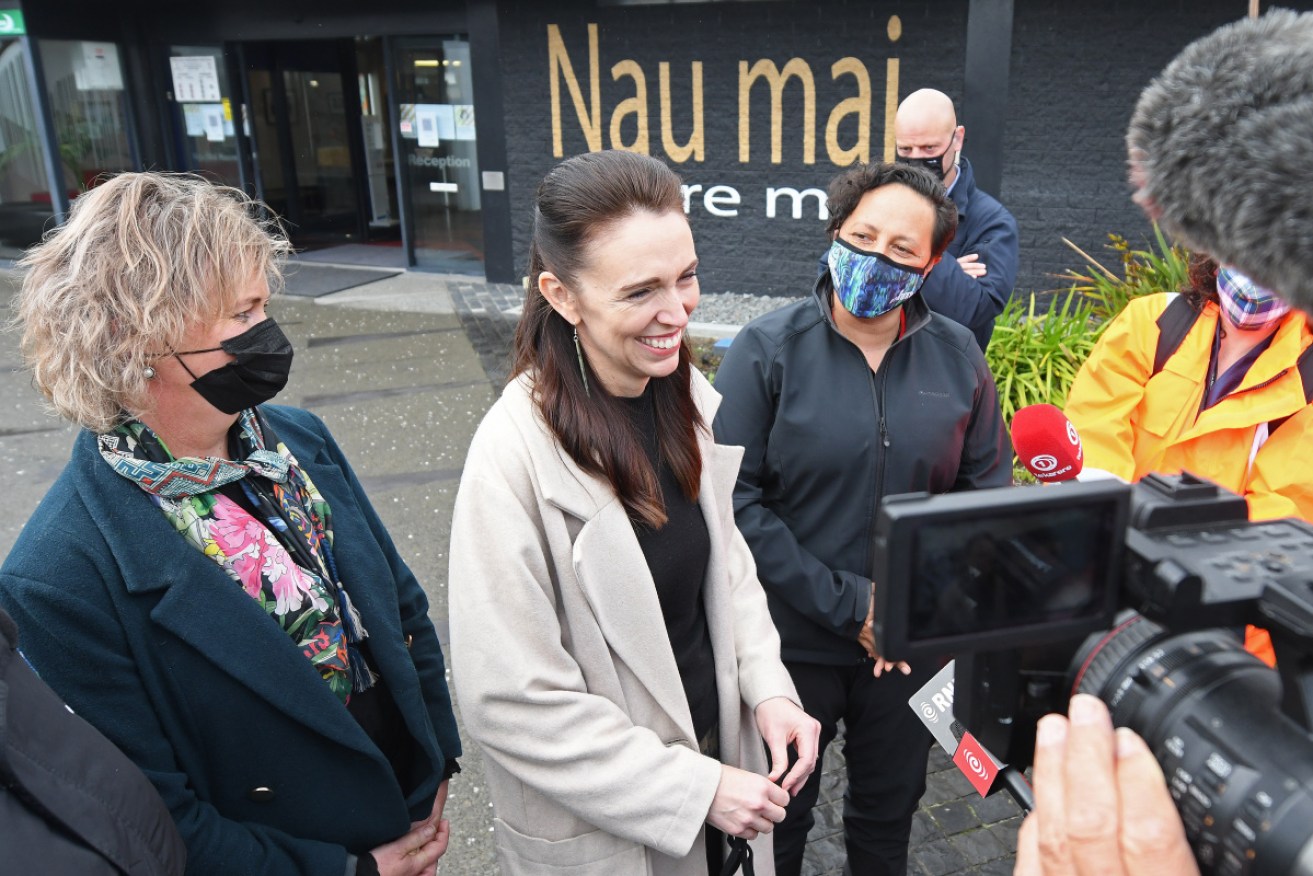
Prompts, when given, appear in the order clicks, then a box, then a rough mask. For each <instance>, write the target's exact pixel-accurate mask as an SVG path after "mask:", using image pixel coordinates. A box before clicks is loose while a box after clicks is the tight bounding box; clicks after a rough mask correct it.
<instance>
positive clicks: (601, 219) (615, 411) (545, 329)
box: [512, 151, 706, 528]
mask: <svg viewBox="0 0 1313 876" xmlns="http://www.w3.org/2000/svg"><path fill="white" fill-rule="evenodd" d="M640 212H650V213H655V214H658V215H661V214H665V213H670V212H680V213H681V214H682V212H683V194H682V192H681V191H680V181H679V177H678V176H676V175H675V173H674V172H673V171H672V170H670V168H668V167H666V166H665V165H664V164H662V163H661V162H660V161H657V160H656V159H655V158H650V157H647V156H644V155H638V154H636V153H633V152H621V151H607V152H590V153H587V154H584V155H577V156H575V157H574V158H569V159H567V160H565V161H563V162H561V163H560V164H558V165H557V166H556V167H554V168H553V169H552V170H551V172H549V173H548V174H547V176H546V177H545V178H544V179H543V181H542V183H541V184H539V186H538V193H537V196H536V198H535V202H534V213H533V239H532V241H531V242H530V244H529V288H528V291H527V295H526V298H525V303H524V314H523V315H522V316H521V317H520V324H519V327H518V328H517V329H516V330H515V364H514V366H513V368H512V377H515V376H518V375H520V374H524V373H528V374H530V375H531V376H532V377H533V394H534V402H535V404H537V406H538V409H539V411H540V412H541V413H542V417H543V419H544V420H545V421H546V423H547V426H548V427H549V428H550V429H551V430H552V434H554V435H555V436H556V440H557V441H559V442H560V444H561V447H563V448H564V449H565V452H566V453H568V454H570V458H571V459H573V460H574V461H575V464H576V465H578V466H579V467H580V468H581V469H583V470H584V471H586V472H589V473H590V474H594V475H597V476H598V477H602V478H605V479H606V480H607V481H608V482H609V483H610V484H611V487H612V489H614V490H615V493H616V495H617V496H618V497H619V498H620V501H621V502H622V503H624V506H625V510H626V511H628V512H629V516H630V517H631V518H633V519H635V520H640V521H642V522H644V523H646V524H647V525H648V526H651V527H653V528H658V527H661V526H663V525H664V524H665V522H666V507H665V503H664V502H663V501H662V499H661V488H660V485H659V483H658V481H657V473H656V471H655V470H654V469H653V466H652V464H651V462H650V461H649V460H648V458H647V454H646V452H645V451H644V450H643V443H642V438H641V436H640V435H639V434H638V431H637V430H636V429H635V428H634V426H633V424H632V421H631V420H630V418H629V416H627V414H626V412H625V410H624V409H623V405H622V403H621V402H620V401H619V400H617V399H616V398H615V397H614V396H612V395H611V394H610V393H609V392H607V391H606V389H605V388H604V387H603V386H602V382H601V381H600V380H599V379H598V378H597V376H596V374H595V373H593V370H592V368H591V367H589V366H587V364H586V362H587V360H586V359H585V360H584V361H585V364H584V366H583V367H586V368H588V371H589V375H588V384H587V388H585V384H584V379H583V376H582V374H581V373H580V370H579V369H580V362H579V357H578V356H577V355H576V352H575V346H574V339H573V326H571V325H570V323H569V322H568V321H567V320H566V319H565V318H564V317H562V316H561V315H560V314H558V313H557V312H556V311H555V310H553V309H552V306H551V304H550V303H549V302H548V301H547V299H546V298H545V297H544V296H543V294H542V292H541V291H540V290H539V288H538V278H539V276H540V275H541V274H542V273H543V272H544V271H550V272H551V273H553V274H555V275H556V276H557V277H558V278H559V279H560V280H561V282H562V283H563V284H565V285H567V286H569V285H572V284H576V283H577V282H578V277H579V272H580V271H581V270H582V269H583V268H584V267H585V265H586V262H585V257H586V252H585V250H586V249H587V246H588V244H589V243H590V242H591V241H592V240H593V239H594V237H595V236H596V235H597V233H598V232H599V231H600V230H602V229H603V228H604V227H605V226H607V225H608V224H610V223H613V222H617V221H619V220H622V219H625V218H627V217H629V216H632V215H634V214H636V213H640ZM576 288H577V286H576ZM692 362H693V356H692V353H691V352H690V351H689V347H688V342H687V340H685V341H683V342H682V343H681V344H680V350H679V364H678V365H677V366H676V368H675V371H674V373H672V374H670V375H669V376H667V377H661V378H653V379H652V380H651V382H650V386H651V389H652V397H653V403H654V406H655V409H656V427H657V446H658V448H659V450H660V454H661V459H662V461H664V462H665V464H666V465H668V466H670V469H671V471H672V472H673V473H674V475H675V478H676V480H677V481H678V482H679V485H680V488H681V489H682V490H683V493H684V495H685V496H687V497H688V499H689V500H690V501H695V500H696V499H697V497H698V483H699V480H700V479H701V477H702V456H701V454H700V453H699V452H698V445H697V430H698V429H706V424H705V423H704V422H703V420H702V416H701V414H700V413H699V412H698V409H697V405H696V404H694V402H693V395H692V392H691V385H690V383H691V379H692Z"/></svg>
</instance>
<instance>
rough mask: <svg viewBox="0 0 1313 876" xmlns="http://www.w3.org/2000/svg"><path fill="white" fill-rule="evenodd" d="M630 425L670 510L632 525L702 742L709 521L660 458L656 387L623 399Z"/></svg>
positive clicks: (707, 710) (712, 687)
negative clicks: (654, 523) (660, 522)
mask: <svg viewBox="0 0 1313 876" xmlns="http://www.w3.org/2000/svg"><path fill="white" fill-rule="evenodd" d="M620 401H621V402H622V403H623V405H624V407H625V410H626V412H627V413H628V414H629V417H630V420H631V421H632V422H633V424H634V426H635V427H636V428H637V430H638V433H639V436H640V437H641V438H642V440H643V448H644V449H645V450H646V451H647V458H648V459H649V460H650V461H651V462H652V465H653V466H654V467H655V468H656V470H657V482H658V483H659V484H660V487H661V499H662V501H663V502H665V505H666V517H667V520H666V524H665V526H662V527H661V528H660V529H652V528H651V527H649V526H648V525H647V524H645V523H643V522H642V521H638V520H635V521H633V525H634V534H635V535H637V536H638V545H639V547H641V548H642V549H643V557H644V558H645V559H646V560H647V567H648V570H649V571H650V572H651V573H652V580H653V581H655V582H656V591H657V599H658V600H660V602H661V614H662V615H663V616H664V618H665V621H666V634H667V635H668V636H669V637H670V647H671V649H672V650H673V651H674V652H675V665H677V666H678V667H679V680H680V681H681V682H682V683H683V685H684V696H686V697H687V698H688V707H689V711H690V712H692V714H693V729H694V730H695V731H696V732H697V735H698V739H702V738H703V737H704V736H706V734H707V733H708V732H710V731H711V729H712V728H714V727H715V726H716V720H717V712H718V706H717V696H716V666H715V661H714V657H713V654H712V650H711V633H710V631H709V630H708V628H707V609H706V604H705V603H704V602H703V599H702V585H703V581H704V580H705V579H706V576H707V559H708V557H709V556H710V554H711V537H710V535H708V533H707V521H706V520H704V519H703V517H702V509H701V508H700V507H699V506H698V503H697V502H695V501H692V500H690V499H689V498H688V497H687V496H685V495H684V491H683V490H682V489H681V488H680V486H679V481H678V480H676V478H675V473H674V472H673V471H671V469H670V466H669V465H667V464H666V463H665V462H664V461H663V460H662V459H661V458H660V452H659V449H658V446H657V428H656V410H655V408H654V407H653V401H652V385H651V382H650V381H649V383H648V387H647V389H646V390H644V392H643V394H642V395H640V396H638V397H637V398H622V399H620Z"/></svg>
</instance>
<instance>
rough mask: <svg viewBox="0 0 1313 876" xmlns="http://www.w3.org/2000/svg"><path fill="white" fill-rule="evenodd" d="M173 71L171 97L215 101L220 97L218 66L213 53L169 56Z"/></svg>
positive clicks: (170, 66)
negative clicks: (179, 56)
mask: <svg viewBox="0 0 1313 876" xmlns="http://www.w3.org/2000/svg"><path fill="white" fill-rule="evenodd" d="M169 68H170V69H171V70H172V71H173V99H174V100H176V101H179V102H180V103H185V102H188V101H198V102H199V101H216V100H219V99H220V98H221V97H222V94H221V93H220V88H219V68H218V66H217V65H216V64H215V62H214V56H213V55H187V56H184V57H181V58H170V59H169Z"/></svg>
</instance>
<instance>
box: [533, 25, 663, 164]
mask: <svg viewBox="0 0 1313 876" xmlns="http://www.w3.org/2000/svg"><path fill="white" fill-rule="evenodd" d="M547 59H548V66H549V68H550V69H549V71H548V72H549V76H550V79H551V84H552V155H554V156H556V157H557V158H563V157H564V156H565V151H564V148H563V146H562V145H561V83H560V77H562V76H563V77H564V78H565V87H566V89H567V90H568V91H569V92H570V100H571V101H573V102H574V111H575V114H576V115H578V116H579V127H580V128H582V129H583V134H584V141H585V142H587V144H588V151H590V152H596V151H598V150H600V149H601V148H602V82H601V75H600V74H599V72H598V60H597V25H595V24H590V25H588V98H589V102H588V104H585V103H584V95H583V92H582V91H581V90H580V88H579V80H578V79H577V78H575V75H574V67H573V66H572V65H571V64H570V55H569V54H568V53H567V52H566V51H565V41H564V40H562V39H561V29H560V28H559V27H558V26H557V25H555V24H549V25H547ZM629 63H633V62H629ZM616 66H617V67H619V66H620V65H619V64H617V65H616ZM635 66H636V65H635ZM614 73H615V71H614V68H613V69H612V75H614ZM640 75H641V74H640ZM645 102H646V101H645ZM616 112H617V113H618V112H619V107H617V108H616ZM644 116H646V109H644ZM612 121H613V122H614V118H613V119H612ZM615 130H616V128H615V126H614V124H613V126H612V131H613V132H614V131H615ZM643 131H644V134H643V136H644V137H645V138H646V136H647V135H646V131H647V122H646V118H644V119H643ZM611 137H612V139H613V140H614V139H615V134H614V133H612V135H611Z"/></svg>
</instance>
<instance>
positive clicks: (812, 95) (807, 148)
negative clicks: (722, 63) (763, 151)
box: [739, 58, 816, 164]
mask: <svg viewBox="0 0 1313 876" xmlns="http://www.w3.org/2000/svg"><path fill="white" fill-rule="evenodd" d="M760 78H765V80H766V82H767V84H768V85H769V86H770V160H771V163H772V164H779V163H780V162H781V161H783V160H784V155H783V153H784V150H783V138H784V84H785V83H786V82H787V81H788V80H789V79H792V78H797V80H798V81H799V82H801V83H802V105H803V110H802V111H803V118H802V126H803V127H802V163H803V164H815V163H816V82H815V81H814V80H813V79H812V70H811V67H810V66H808V64H807V62H806V61H804V60H803V59H802V58H792V59H790V61H789V62H788V63H787V64H785V65H784V69H783V70H780V69H779V68H778V67H776V66H775V62H774V61H771V60H769V59H762V60H760V61H758V62H757V63H755V64H753V65H752V68H751V69H749V68H748V62H747V61H739V161H740V162H742V163H743V164H747V163H748V160H749V153H750V152H751V149H750V148H749V142H750V138H749V131H750V125H749V118H750V116H751V115H752V110H751V101H750V99H749V98H750V97H751V94H752V83H753V82H756V81H757V80H758V79H760Z"/></svg>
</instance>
